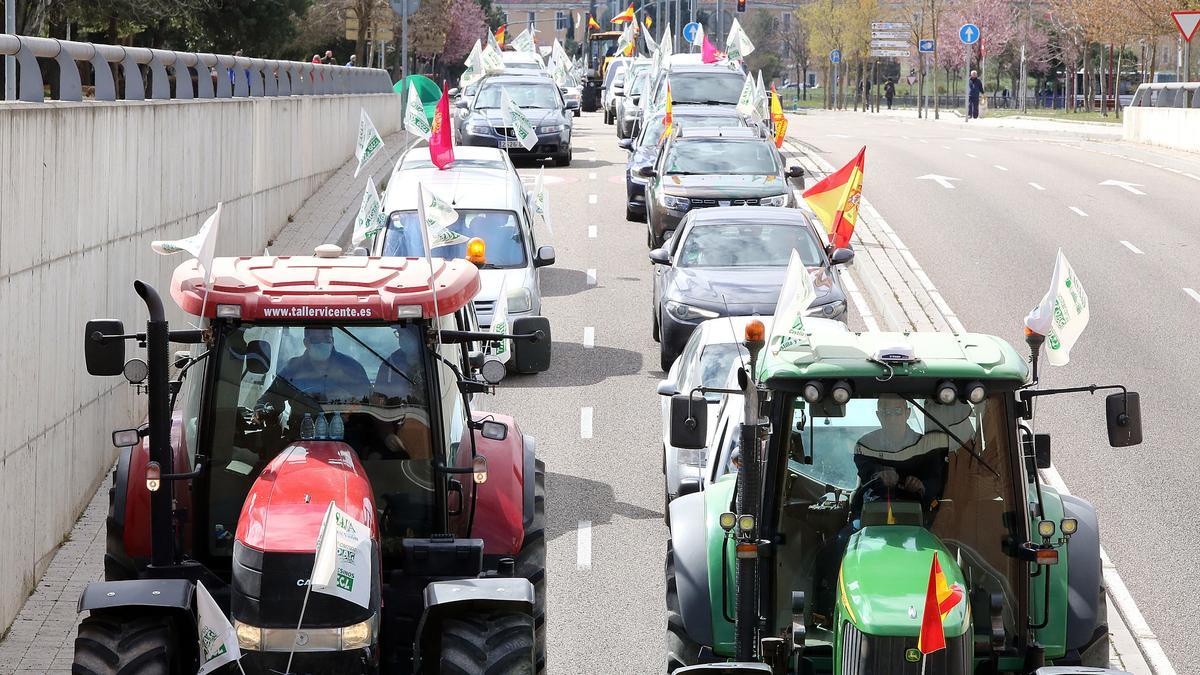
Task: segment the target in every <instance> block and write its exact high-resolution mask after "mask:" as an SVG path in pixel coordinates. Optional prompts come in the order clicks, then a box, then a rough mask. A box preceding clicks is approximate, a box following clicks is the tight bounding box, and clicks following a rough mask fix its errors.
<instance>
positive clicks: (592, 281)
mask: <svg viewBox="0 0 1200 675" xmlns="http://www.w3.org/2000/svg"><path fill="white" fill-rule="evenodd" d="M585 283H586V284H587V285H588V286H595V285H596V270H594V269H589V270H588V271H587V280H586V282H585Z"/></svg>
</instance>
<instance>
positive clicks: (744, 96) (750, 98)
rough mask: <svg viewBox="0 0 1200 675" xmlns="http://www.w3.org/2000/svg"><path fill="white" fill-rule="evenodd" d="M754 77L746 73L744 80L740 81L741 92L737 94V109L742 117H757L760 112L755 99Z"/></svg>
mask: <svg viewBox="0 0 1200 675" xmlns="http://www.w3.org/2000/svg"><path fill="white" fill-rule="evenodd" d="M755 95H756V94H755V91H754V78H753V77H751V76H750V73H749V72H747V73H746V81H745V82H743V83H742V93H740V94H738V102H737V111H738V114H740V115H742V116H743V117H750V118H757V117H758V116H759V113H760V112H761V111H760V110H759V108H758V103H757V101H756V100H755Z"/></svg>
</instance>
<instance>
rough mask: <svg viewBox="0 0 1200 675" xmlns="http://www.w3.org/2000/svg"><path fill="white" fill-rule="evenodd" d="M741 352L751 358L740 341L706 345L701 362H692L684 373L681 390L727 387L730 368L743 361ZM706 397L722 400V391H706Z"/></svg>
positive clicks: (701, 355)
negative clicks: (739, 356) (740, 357)
mask: <svg viewBox="0 0 1200 675" xmlns="http://www.w3.org/2000/svg"><path fill="white" fill-rule="evenodd" d="M739 354H740V355H741V356H742V357H744V358H745V359H747V360H749V358H750V353H749V352H748V351H746V348H745V347H744V346H742V345H741V344H738V343H733V342H716V343H713V344H710V345H705V346H704V348H703V349H702V350H701V351H700V362H699V363H696V364H692V367H691V368H689V369H688V372H687V373H686V374H685V375H684V379H683V386H682V387H681V388H680V391H681V392H683V393H690V392H691V391H692V389H694V388H696V387H717V388H721V387H725V386H726V384H727V383H728V382H727V381H728V379H729V372H730V370H731V369H732V368H733V366H734V364H735V363H740V362H741V359H739V358H738V355H739ZM704 398H706V399H708V400H710V401H717V400H720V398H721V393H720V392H716V391H710V392H705V394H704Z"/></svg>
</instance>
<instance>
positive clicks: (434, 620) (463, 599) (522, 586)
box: [413, 577, 534, 672]
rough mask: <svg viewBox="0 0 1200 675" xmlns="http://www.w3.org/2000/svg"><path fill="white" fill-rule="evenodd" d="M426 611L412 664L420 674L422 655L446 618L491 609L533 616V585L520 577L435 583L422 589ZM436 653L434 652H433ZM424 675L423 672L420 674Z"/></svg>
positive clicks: (435, 637)
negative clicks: (423, 590)
mask: <svg viewBox="0 0 1200 675" xmlns="http://www.w3.org/2000/svg"><path fill="white" fill-rule="evenodd" d="M424 599H425V610H424V611H423V612H422V613H421V620H420V622H419V623H418V624H417V635H416V640H415V641H414V645H413V646H414V651H413V663H414V664H415V665H416V670H418V671H420V670H421V663H422V662H421V659H422V656H421V654H422V653H428V652H429V651H430V648H431V647H432V646H433V645H435V644H436V643H437V636H438V634H439V632H440V627H441V623H442V621H443V620H444V619H445V618H447V617H453V616H461V615H469V614H478V613H480V612H483V611H486V610H491V609H506V610H509V611H518V612H521V613H524V614H528V615H529V616H533V610H534V591H533V584H531V583H529V580H528V579H525V578H523V577H502V578H499V577H492V578H483V579H455V580H452V581H434V582H432V583H430V584H429V585H428V586H426V587H425V598H424ZM433 651H434V653H436V650H433ZM422 672H423V671H422Z"/></svg>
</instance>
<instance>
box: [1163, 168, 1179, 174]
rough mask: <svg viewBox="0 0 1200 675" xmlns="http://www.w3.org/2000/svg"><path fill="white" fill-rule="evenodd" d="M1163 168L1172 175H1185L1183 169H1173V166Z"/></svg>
mask: <svg viewBox="0 0 1200 675" xmlns="http://www.w3.org/2000/svg"><path fill="white" fill-rule="evenodd" d="M1163 168H1164V169H1166V170H1167V171H1170V172H1171V173H1183V169H1176V168H1175V167H1172V166H1164V167H1163Z"/></svg>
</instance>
